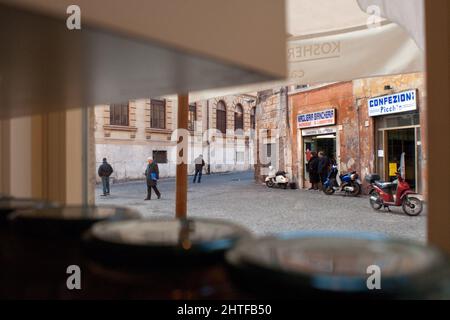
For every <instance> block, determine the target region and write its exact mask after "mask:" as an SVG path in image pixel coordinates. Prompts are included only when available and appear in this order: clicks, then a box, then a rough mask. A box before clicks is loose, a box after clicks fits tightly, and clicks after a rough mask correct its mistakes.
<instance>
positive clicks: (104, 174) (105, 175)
mask: <svg viewBox="0 0 450 320" xmlns="http://www.w3.org/2000/svg"><path fill="white" fill-rule="evenodd" d="M113 172H114V170H113V168H112V167H111V165H110V164H109V163H108V161H107V160H106V158H103V163H102V164H101V165H100V167H99V168H98V176H99V177H100V178H101V179H102V186H103V195H102V196H103V197H106V196H109V192H110V190H109V177H110V176H111V174H112V173H113Z"/></svg>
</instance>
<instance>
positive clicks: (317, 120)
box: [297, 109, 336, 129]
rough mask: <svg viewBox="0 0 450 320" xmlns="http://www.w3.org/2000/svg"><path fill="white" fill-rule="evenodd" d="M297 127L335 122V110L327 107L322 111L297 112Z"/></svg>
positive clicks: (325, 124)
mask: <svg viewBox="0 0 450 320" xmlns="http://www.w3.org/2000/svg"><path fill="white" fill-rule="evenodd" d="M297 124H298V128H299V129H305V128H312V127H322V126H329V125H334V124H336V111H335V109H329V110H324V111H318V112H312V113H306V114H299V115H298V116H297Z"/></svg>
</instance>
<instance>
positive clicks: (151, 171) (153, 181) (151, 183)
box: [145, 158, 161, 201]
mask: <svg viewBox="0 0 450 320" xmlns="http://www.w3.org/2000/svg"><path fill="white" fill-rule="evenodd" d="M147 161H148V165H147V169H146V170H145V177H146V179H147V198H145V201H148V200H151V199H152V189H153V190H154V191H155V193H156V196H157V197H158V199H161V193H160V192H159V190H158V188H157V184H158V179H159V168H158V164H157V163H156V162H154V161H153V159H152V158H148V159H147Z"/></svg>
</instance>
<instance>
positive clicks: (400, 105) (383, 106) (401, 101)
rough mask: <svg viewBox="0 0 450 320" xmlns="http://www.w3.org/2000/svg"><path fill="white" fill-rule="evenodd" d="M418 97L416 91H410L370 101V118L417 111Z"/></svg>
mask: <svg viewBox="0 0 450 320" xmlns="http://www.w3.org/2000/svg"><path fill="white" fill-rule="evenodd" d="M416 96H417V94H416V90H409V91H404V92H400V93H396V94H392V95H389V96H383V97H378V98H373V99H369V102H368V105H369V116H370V117H377V116H382V115H386V114H392V113H400V112H407V111H413V110H417V97H416Z"/></svg>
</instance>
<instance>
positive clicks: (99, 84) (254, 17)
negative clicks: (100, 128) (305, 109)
mask: <svg viewBox="0 0 450 320" xmlns="http://www.w3.org/2000/svg"><path fill="white" fill-rule="evenodd" d="M72 5H77V6H78V9H79V11H77V10H75V11H73V10H74V9H73V7H71V6H72ZM70 8H72V9H70ZM236 8H239V9H238V10H237V9H236ZM77 15H78V16H77ZM284 16H285V12H284V2H283V1H279V0H267V1H265V2H264V5H263V6H262V5H260V2H259V1H258V0H246V1H240V0H231V1H209V0H196V1H184V0H170V1H165V0H164V1H162V0H151V1H148V0H131V1H120V0H111V1H107V2H105V1H102V0H77V1H69V0H40V1H36V0H1V1H0V41H1V43H2V44H3V46H2V59H0V75H1V78H2V81H1V82H0V104H1V105H2V107H1V108H0V118H4V117H12V116H20V115H28V114H30V113H37V112H44V111H55V110H61V109H67V108H76V107H86V106H92V105H96V104H102V103H114V102H116V103H118V102H121V101H128V100H130V99H136V98H143V97H149V96H161V95H164V94H174V93H178V92H189V91H192V90H203V89H209V88H216V87H223V86H230V85H239V84H247V83H253V82H262V81H268V80H277V79H283V78H284V77H285V75H286V68H285V65H286V55H285V34H286V32H285V19H284ZM77 18H78V19H79V21H80V29H77V28H75V29H69V28H68V26H67V23H66V20H67V21H68V22H70V21H72V19H77ZM260 21H265V22H264V24H261V23H259V22H260ZM267 42H269V43H270V46H267V45H266V43H267Z"/></svg>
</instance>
